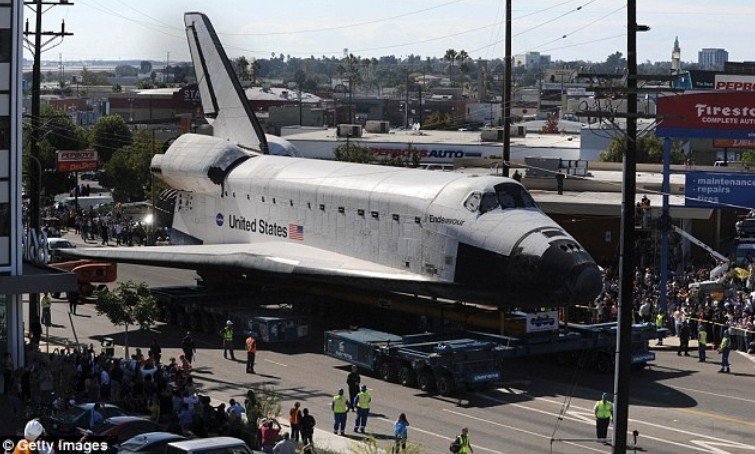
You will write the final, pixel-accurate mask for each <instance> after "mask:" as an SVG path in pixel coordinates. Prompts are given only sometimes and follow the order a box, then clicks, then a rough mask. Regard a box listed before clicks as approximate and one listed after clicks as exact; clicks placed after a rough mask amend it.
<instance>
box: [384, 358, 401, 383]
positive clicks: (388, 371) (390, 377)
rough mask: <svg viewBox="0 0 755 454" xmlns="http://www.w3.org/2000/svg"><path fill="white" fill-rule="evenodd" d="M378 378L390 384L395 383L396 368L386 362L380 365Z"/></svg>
mask: <svg viewBox="0 0 755 454" xmlns="http://www.w3.org/2000/svg"><path fill="white" fill-rule="evenodd" d="M380 378H382V379H383V380H385V381H387V382H391V383H394V382H395V381H396V379H397V378H398V377H397V374H396V368H395V367H393V364H391V363H389V362H387V361H386V362H383V363H382V364H380Z"/></svg>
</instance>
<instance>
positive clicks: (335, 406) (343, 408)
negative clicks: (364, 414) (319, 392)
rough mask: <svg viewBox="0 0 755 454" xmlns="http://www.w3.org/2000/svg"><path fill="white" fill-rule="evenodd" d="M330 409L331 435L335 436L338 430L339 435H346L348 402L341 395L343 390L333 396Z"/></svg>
mask: <svg viewBox="0 0 755 454" xmlns="http://www.w3.org/2000/svg"><path fill="white" fill-rule="evenodd" d="M330 409H331V410H333V433H334V434H337V433H338V431H339V430H340V432H341V435H346V432H345V430H346V417H347V416H348V414H349V400H348V399H347V398H346V396H344V395H343V388H341V389H339V390H338V394H337V395H335V396H333V401H332V402H331V403H330Z"/></svg>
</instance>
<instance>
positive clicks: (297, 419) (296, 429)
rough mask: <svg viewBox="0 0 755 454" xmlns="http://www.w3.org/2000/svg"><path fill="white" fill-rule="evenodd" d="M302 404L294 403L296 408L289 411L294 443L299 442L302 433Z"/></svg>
mask: <svg viewBox="0 0 755 454" xmlns="http://www.w3.org/2000/svg"><path fill="white" fill-rule="evenodd" d="M299 407H301V404H300V403H299V402H296V403H294V407H293V408H292V409H291V410H289V412H288V414H289V423H290V424H291V438H292V439H293V441H294V442H296V443H298V442H299V438H300V437H299V435H300V433H301V418H302V414H301V410H299Z"/></svg>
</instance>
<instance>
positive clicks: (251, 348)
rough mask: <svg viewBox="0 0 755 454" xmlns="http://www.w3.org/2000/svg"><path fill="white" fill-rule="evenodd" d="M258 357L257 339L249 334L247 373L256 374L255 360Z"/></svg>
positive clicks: (247, 342) (247, 340) (247, 341)
mask: <svg viewBox="0 0 755 454" xmlns="http://www.w3.org/2000/svg"><path fill="white" fill-rule="evenodd" d="M255 356H257V339H255V338H254V337H252V333H251V332H249V337H247V338H246V373H247V374H253V373H254V358H255Z"/></svg>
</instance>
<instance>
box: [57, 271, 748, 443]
mask: <svg viewBox="0 0 755 454" xmlns="http://www.w3.org/2000/svg"><path fill="white" fill-rule="evenodd" d="M119 278H120V279H122V280H125V279H133V280H144V281H146V282H148V283H150V284H151V285H154V286H165V285H191V284H193V283H194V280H193V279H194V273H192V272H190V271H185V270H171V269H164V268H152V267H143V266H133V265H120V266H119ZM59 303H60V304H54V305H53V323H55V324H57V325H56V326H55V327H53V328H51V329H50V336H51V337H52V338H53V339H55V340H57V341H61V340H63V339H66V338H68V339H72V338H73V332H72V329H71V323H70V322H69V316H68V313H67V310H68V305H67V304H66V303H65V302H64V301H60V302H59ZM78 312H79V315H77V316H74V317H72V320H73V327H75V330H76V334H77V335H78V338H79V341H80V342H86V343H89V342H94V343H95V345H98V341H99V339H101V338H102V337H106V336H107V337H113V338H114V339H116V342H120V341H122V339H123V335H122V332H121V329H120V328H116V327H114V326H112V325H111V324H110V323H109V322H108V321H107V319H106V318H105V317H98V316H97V315H96V314H95V312H94V310H93V308H92V307H91V306H79V311H78ZM184 331H185V329H184V328H180V327H170V326H160V327H158V330H157V332H156V333H155V336H156V337H157V339H158V341H159V342H160V343H161V345H162V347H163V357H164V358H166V359H167V358H169V357H170V356H176V357H177V356H178V354H179V346H180V342H181V338H182V337H183V334H184ZM129 339H130V341H131V342H130V343H131V345H132V347H133V346H140V347H142V348H143V349H146V348H148V346H149V344H150V343H151V337H149V336H146V335H144V334H138V333H132V334H130V335H129ZM195 339H196V341H197V344H198V347H199V351H198V355H197V358H196V360H195V366H196V367H197V368H198V370H197V373H196V376H197V378H198V382H199V383H201V385H202V388H203V392H204V393H207V394H209V395H210V396H212V397H213V398H215V399H220V400H227V399H229V398H231V397H241V396H243V394H244V391H245V389H246V388H247V387H248V386H250V385H259V384H262V383H266V384H269V385H271V386H272V387H274V388H275V389H276V390H277V391H278V392H279V393H280V394H281V396H282V397H283V399H284V404H283V409H284V413H285V412H286V411H287V409H288V408H289V407H290V406H291V404H292V403H293V402H294V401H301V402H302V405H303V406H304V407H308V408H309V409H310V411H311V412H312V413H313V415H314V416H315V418H316V419H317V421H318V427H320V428H323V429H326V430H327V429H328V428H329V427H328V426H329V425H330V424H331V416H330V411H329V404H330V400H331V396H332V395H333V394H334V393H335V392H336V391H337V389H338V388H340V387H344V388H345V381H346V375H347V368H346V367H345V364H344V363H342V362H340V361H337V360H335V359H333V358H329V357H326V356H324V355H322V354H321V353H319V352H320V351H321V347H320V346H321V337H319V335H314V336H313V338H312V340H311V342H310V343H308V344H306V345H303V346H299V347H297V348H278V347H276V348H275V349H274V350H269V349H266V348H261V349H260V351H259V352H258V360H257V366H256V369H257V372H258V374H257V375H247V374H246V373H245V371H244V364H243V362H241V361H240V360H238V361H236V362H233V361H231V360H225V359H223V357H222V351H221V350H220V339H219V337H218V338H216V337H214V336H210V335H203V334H196V335H195ZM656 354H657V360H656V362H655V364H654V365H653V366H652V367H651V368H649V369H647V370H645V371H640V372H635V373H633V375H632V398H631V404H632V406H631V408H630V423H629V429H630V431H631V430H638V431H639V434H640V435H639V438H638V447H639V448H640V449H641V450H643V451H645V452H652V453H686V452H690V453H693V452H713V453H717V454H726V453H732V454H734V453H746V452H755V445H754V444H753V443H755V442H754V441H753V440H755V412H754V411H753V408H755V386H753V383H755V381H753V377H755V358H754V357H753V356H750V357H745V356H744V355H740V354H737V353H732V357H731V362H732V370H733V372H732V374H730V375H724V374H718V373H717V370H718V365H717V364H713V363H710V362H709V363H705V364H703V363H699V362H697V357H696V353H694V354H693V357H689V358H688V357H678V356H677V355H676V353H675V352H672V351H663V350H659V351H656ZM236 357H237V358H243V357H244V356H243V351H242V345H241V342H240V341H239V342H238V350H237V354H236ZM709 359H712V360H713V361H718V355H716V354H715V353H712V354H711V353H710V352H709ZM362 383H364V384H367V386H368V387H369V388H370V390H371V392H372V395H373V407H372V416H371V417H370V422H369V424H368V432H371V433H373V434H374V435H375V436H376V437H377V438H378V439H389V438H390V436H391V435H392V432H393V421H395V419H396V418H397V416H398V414H399V413H402V412H404V413H406V415H407V417H408V419H409V422H410V424H411V426H410V428H409V439H410V440H412V441H415V442H419V443H421V444H422V445H424V446H425V447H426V448H427V452H429V453H442V452H448V445H449V443H450V442H451V440H452V439H453V437H454V436H455V434H456V433H458V432H459V430H460V429H461V427H465V426H466V427H469V429H470V435H471V440H472V446H473V447H474V449H475V452H476V453H481V454H482V453H537V452H551V449H552V452H556V453H586V452H605V453H608V452H610V446H604V445H602V444H599V443H596V442H594V441H585V439H592V438H594V436H595V423H594V417H593V413H592V406H593V404H594V402H595V400H597V399H598V398H599V397H600V394H601V392H602V391H604V390H606V391H609V392H610V391H611V390H612V388H613V385H612V378H611V377H610V376H602V375H598V374H595V373H592V372H587V371H584V372H577V371H576V370H575V369H573V368H568V367H560V366H558V365H556V364H551V363H549V362H548V361H546V360H543V359H541V358H533V359H529V360H517V361H513V362H511V363H510V364H509V365H507V367H506V381H505V382H504V383H503V386H502V387H501V388H498V389H491V390H486V391H480V392H472V393H467V394H464V395H461V396H459V398H458V399H452V398H443V397H437V396H431V395H427V394H425V393H423V392H421V391H419V390H417V389H412V388H404V387H402V386H400V385H398V384H391V383H385V382H382V381H380V380H378V379H376V378H373V377H370V376H366V375H364V374H363V376H362ZM560 416H561V417H560ZM353 421H354V417H353V415H351V414H350V415H349V421H348V424H349V426H347V427H351V424H353ZM354 438H358V437H357V436H356V434H355V435H354ZM552 438H555V439H559V440H560V441H555V442H553V443H552V442H551V439H552ZM630 440H631V436H630ZM638 450H639V449H638Z"/></svg>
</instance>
